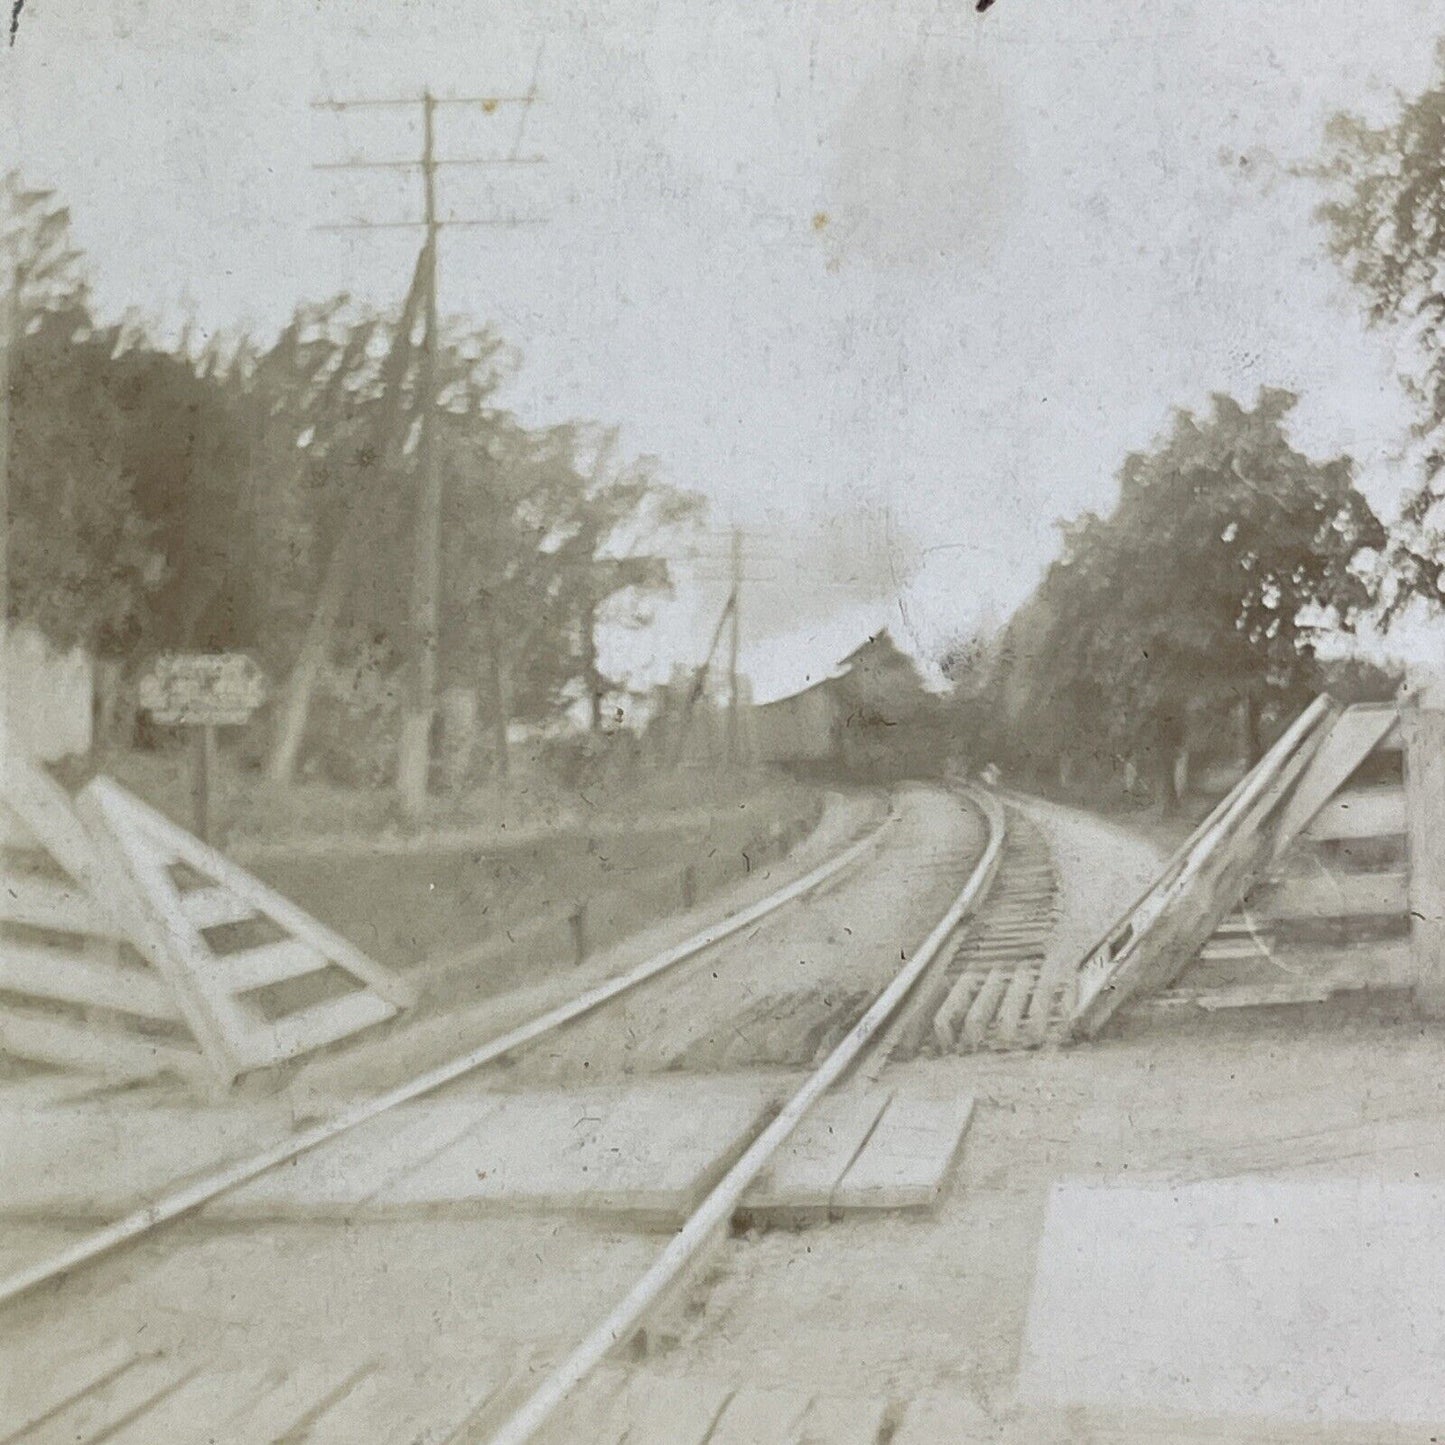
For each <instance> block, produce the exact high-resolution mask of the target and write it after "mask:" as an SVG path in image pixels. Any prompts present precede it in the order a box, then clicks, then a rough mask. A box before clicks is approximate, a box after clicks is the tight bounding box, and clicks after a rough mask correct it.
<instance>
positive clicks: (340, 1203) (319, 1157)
mask: <svg viewBox="0 0 1445 1445" xmlns="http://www.w3.org/2000/svg"><path fill="white" fill-rule="evenodd" d="M496 1108H497V1103H496V1101H495V1099H492V1098H488V1097H487V1096H485V1095H480V1096H479V1095H476V1094H469V1095H467V1096H465V1097H460V1098H456V1099H449V1100H444V1101H437V1102H435V1103H430V1104H413V1105H410V1106H403V1107H401V1108H398V1109H394V1110H392V1111H391V1112H390V1113H387V1114H383V1115H382V1116H381V1117H380V1118H377V1119H373V1120H371V1121H370V1122H369V1123H366V1124H361V1125H359V1126H358V1127H357V1128H355V1129H351V1130H348V1131H347V1132H346V1133H345V1134H343V1135H342V1136H341V1137H340V1138H339V1139H335V1140H333V1141H332V1142H331V1143H329V1144H323V1145H322V1146H321V1147H320V1148H318V1149H312V1150H311V1151H310V1152H309V1153H306V1154H303V1155H301V1156H300V1157H299V1158H297V1159H293V1160H292V1161H291V1162H290V1163H289V1164H286V1165H285V1166H284V1167H282V1168H279V1169H272V1170H269V1171H268V1172H267V1173H265V1174H262V1175H261V1176H260V1177H259V1178H256V1179H253V1180H251V1182H250V1183H249V1184H243V1185H242V1186H241V1187H240V1188H239V1189H232V1190H230V1191H228V1192H227V1193H225V1194H223V1195H221V1196H220V1198H219V1199H215V1200H213V1201H212V1202H211V1203H210V1204H209V1205H207V1206H206V1214H207V1216H208V1217H210V1218H225V1219H258V1218H263V1219H283V1218H284V1219H289V1218H297V1217H305V1216H307V1215H317V1214H320V1215H334V1214H335V1213H336V1211H337V1210H338V1209H340V1210H343V1211H345V1210H348V1209H351V1208H357V1207H360V1206H361V1205H364V1204H365V1203H367V1202H368V1201H369V1200H371V1199H373V1198H374V1197H375V1196H376V1195H377V1194H378V1193H380V1192H381V1191H382V1190H384V1189H385V1188H386V1186H387V1185H388V1184H391V1183H393V1182H394V1181H397V1180H399V1179H401V1178H403V1177H404V1176H405V1175H407V1174H409V1173H411V1172H412V1171H413V1170H415V1169H417V1168H419V1167H420V1166H421V1165H423V1164H425V1163H427V1162H428V1161H429V1160H431V1159H432V1158H434V1157H435V1156H436V1155H437V1154H438V1153H440V1152H441V1150H443V1149H445V1148H446V1147H447V1146H448V1145H451V1144H454V1143H456V1141H457V1140H459V1139H460V1138H462V1136H463V1135H465V1134H467V1133H469V1132H470V1131H471V1130H473V1129H475V1128H476V1127H477V1125H478V1124H479V1123H480V1122H481V1121H482V1120H483V1119H484V1118H485V1117H487V1115H489V1114H492V1113H494V1112H495V1111H496Z"/></svg>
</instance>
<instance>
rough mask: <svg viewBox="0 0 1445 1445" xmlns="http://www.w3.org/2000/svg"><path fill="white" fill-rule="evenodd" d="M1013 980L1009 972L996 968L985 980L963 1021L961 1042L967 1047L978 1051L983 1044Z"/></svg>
mask: <svg viewBox="0 0 1445 1445" xmlns="http://www.w3.org/2000/svg"><path fill="white" fill-rule="evenodd" d="M1011 978H1012V974H1011V973H1010V972H1009V971H1007V970H1005V969H1001V968H996V969H994V970H993V971H992V972H991V973H990V974H989V975H988V977H987V978H986V979H985V980H984V983H983V987H982V988H981V989H979V991H978V993H977V994H976V995H975V996H974V1000H973V1002H972V1003H971V1004H970V1005H969V1009H968V1013H967V1015H966V1016H965V1017H964V1020H963V1030H962V1033H961V1035H960V1040H959V1041H960V1043H962V1044H963V1045H964V1046H965V1047H967V1048H970V1049H976V1048H977V1047H978V1046H979V1045H980V1044H981V1043H982V1042H983V1036H984V1034H985V1033H987V1032H988V1026H989V1024H991V1023H992V1022H993V1017H994V1014H995V1013H997V1012H998V1006H999V1004H1000V1003H1002V1002H1003V997H1004V994H1005V993H1006V992H1007V991H1008V986H1009V981H1010V979H1011Z"/></svg>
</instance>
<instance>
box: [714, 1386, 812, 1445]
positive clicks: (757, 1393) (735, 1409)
mask: <svg viewBox="0 0 1445 1445" xmlns="http://www.w3.org/2000/svg"><path fill="white" fill-rule="evenodd" d="M811 1403H812V1400H811V1397H810V1396H808V1395H802V1394H799V1393H798V1392H797V1391H796V1390H758V1389H754V1388H753V1387H752V1386H750V1385H744V1386H743V1387H742V1389H740V1390H739V1391H738V1392H737V1393H736V1394H735V1395H733V1397H732V1398H731V1399H730V1400H729V1401H728V1402H727V1404H726V1405H724V1406H723V1412H722V1414H721V1415H720V1416H719V1417H718V1421H717V1424H715V1425H714V1426H713V1428H712V1433H711V1434H710V1435H709V1436H708V1437H707V1445H791V1442H792V1441H793V1440H794V1439H796V1437H797V1432H798V1429H799V1427H800V1426H801V1425H802V1423H803V1416H804V1415H805V1414H806V1413H807V1410H808V1406H809V1405H810V1404H811Z"/></svg>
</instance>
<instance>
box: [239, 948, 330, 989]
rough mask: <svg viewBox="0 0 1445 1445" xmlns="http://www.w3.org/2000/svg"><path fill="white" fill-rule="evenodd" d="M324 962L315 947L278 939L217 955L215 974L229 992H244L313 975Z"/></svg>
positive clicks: (325, 963)
mask: <svg viewBox="0 0 1445 1445" xmlns="http://www.w3.org/2000/svg"><path fill="white" fill-rule="evenodd" d="M327 962H328V961H327V958H326V955H325V954H324V953H322V952H321V950H320V949H319V948H313V947H312V946H311V945H310V944H309V943H302V942H301V940H300V939H297V938H282V939H279V940H278V941H277V942H275V943H263V944H260V945H259V946H258V947H256V948H244V949H241V950H240V951H239V952H237V953H225V954H221V955H220V956H219V957H218V958H217V959H216V965H215V974H216V977H217V978H218V979H220V980H221V981H222V982H224V984H225V986H226V988H227V989H229V990H230V992H232V993H246V992H248V991H249V990H251V989H255V988H266V987H268V986H269V985H271V984H273V983H285V982H286V980H287V979H291V978H301V977H303V976H304V975H306V974H308V973H316V972H317V971H318V970H319V969H323V968H325V967H327Z"/></svg>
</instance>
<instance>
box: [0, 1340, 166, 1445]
mask: <svg viewBox="0 0 1445 1445" xmlns="http://www.w3.org/2000/svg"><path fill="white" fill-rule="evenodd" d="M141 1358H142V1356H141V1355H140V1354H139V1353H138V1352H137V1350H136V1348H135V1346H134V1345H133V1344H131V1343H130V1341H129V1340H110V1341H108V1342H107V1343H105V1344H103V1345H100V1346H99V1347H96V1348H92V1347H89V1346H87V1347H86V1348H85V1349H83V1350H81V1351H79V1352H77V1353H75V1354H71V1355H68V1356H64V1357H62V1358H61V1359H58V1360H54V1361H52V1362H51V1364H50V1368H49V1369H48V1370H46V1371H45V1373H44V1374H39V1373H27V1374H21V1373H20V1372H19V1371H9V1370H7V1371H6V1373H5V1375H4V1376H3V1377H0V1385H3V1388H0V1429H3V1430H4V1431H5V1434H3V1435H0V1445H10V1442H11V1441H14V1440H20V1439H23V1438H24V1437H25V1435H26V1433H27V1432H28V1431H30V1430H33V1429H35V1428H36V1427H37V1426H39V1425H40V1424H42V1423H43V1422H44V1421H47V1420H49V1419H51V1418H52V1417H53V1416H55V1415H57V1414H59V1413H60V1411H62V1410H63V1409H65V1408H66V1406H68V1405H71V1404H73V1403H74V1402H75V1401H76V1400H78V1399H80V1397H81V1396H83V1395H86V1394H88V1393H90V1392H91V1391H93V1390H96V1389H98V1388H99V1387H100V1386H101V1385H103V1384H105V1383H106V1382H107V1381H109V1380H112V1379H114V1378H115V1377H116V1376H117V1375H119V1374H120V1373H121V1372H122V1371H124V1370H127V1369H129V1368H130V1367H131V1366H132V1365H134V1364H135V1363H136V1362H137V1361H138V1360H139V1359H141Z"/></svg>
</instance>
